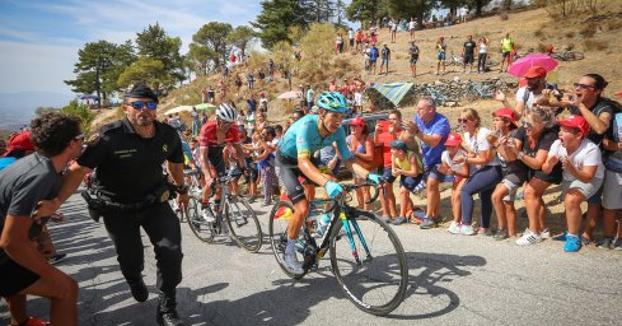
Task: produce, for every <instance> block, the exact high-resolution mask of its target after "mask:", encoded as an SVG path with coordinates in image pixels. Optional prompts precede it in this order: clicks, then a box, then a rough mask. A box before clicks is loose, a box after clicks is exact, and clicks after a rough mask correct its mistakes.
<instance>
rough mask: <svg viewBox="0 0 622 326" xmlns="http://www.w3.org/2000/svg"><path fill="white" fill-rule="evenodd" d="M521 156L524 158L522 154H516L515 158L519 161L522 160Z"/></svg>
mask: <svg viewBox="0 0 622 326" xmlns="http://www.w3.org/2000/svg"><path fill="white" fill-rule="evenodd" d="M523 156H525V153H523V152H518V154H516V158H517V159H519V160H521V159H523Z"/></svg>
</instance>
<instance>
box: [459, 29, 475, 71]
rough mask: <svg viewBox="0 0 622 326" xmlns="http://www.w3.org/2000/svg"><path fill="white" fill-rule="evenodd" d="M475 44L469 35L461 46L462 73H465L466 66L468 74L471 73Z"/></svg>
mask: <svg viewBox="0 0 622 326" xmlns="http://www.w3.org/2000/svg"><path fill="white" fill-rule="evenodd" d="M476 46H477V44H475V42H474V41H473V35H469V37H468V39H467V41H466V42H464V45H463V46H462V60H463V61H462V63H463V64H464V67H463V69H464V70H463V72H464V73H466V68H467V65H468V66H469V72H468V73H469V74H470V73H472V72H473V62H474V60H475V47H476Z"/></svg>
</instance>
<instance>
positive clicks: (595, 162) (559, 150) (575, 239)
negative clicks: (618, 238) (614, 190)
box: [542, 115, 605, 252]
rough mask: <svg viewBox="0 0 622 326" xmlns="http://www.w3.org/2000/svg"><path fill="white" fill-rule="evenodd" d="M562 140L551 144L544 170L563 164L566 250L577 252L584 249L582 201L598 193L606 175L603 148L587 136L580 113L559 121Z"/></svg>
mask: <svg viewBox="0 0 622 326" xmlns="http://www.w3.org/2000/svg"><path fill="white" fill-rule="evenodd" d="M559 124H560V126H561V130H560V132H559V139H558V140H556V141H555V142H554V143H553V145H551V150H550V151H549V154H548V157H547V159H546V161H545V162H544V164H543V165H542V171H544V172H545V173H549V172H550V171H552V169H553V168H554V166H555V165H556V164H557V163H558V162H561V163H562V168H563V170H564V172H563V182H562V189H563V190H564V208H565V209H566V223H567V226H568V232H567V233H566V234H565V240H566V244H565V245H564V251H566V252H577V251H579V250H580V249H581V238H580V237H579V231H580V228H581V207H580V205H581V203H582V202H584V201H586V200H587V199H588V198H591V197H592V196H594V195H595V194H596V193H598V191H599V189H600V187H601V185H602V183H603V179H604V177H605V168H604V166H603V161H602V156H601V153H600V149H599V148H598V146H597V145H596V144H594V143H593V142H592V141H590V140H589V139H587V138H586V136H587V135H588V132H589V128H590V127H589V124H588V122H587V121H586V120H585V119H584V118H583V117H582V116H580V115H571V116H569V117H568V118H566V119H564V120H560V121H559Z"/></svg>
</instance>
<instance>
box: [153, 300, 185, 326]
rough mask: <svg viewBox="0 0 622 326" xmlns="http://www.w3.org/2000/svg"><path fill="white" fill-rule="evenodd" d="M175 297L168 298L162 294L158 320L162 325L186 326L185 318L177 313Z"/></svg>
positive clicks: (157, 312) (157, 314)
mask: <svg viewBox="0 0 622 326" xmlns="http://www.w3.org/2000/svg"><path fill="white" fill-rule="evenodd" d="M174 298H175V297H174V296H173V298H167V297H163V296H160V303H159V304H158V308H157V310H156V321H157V322H158V325H162V326H185V325H186V323H185V322H184V321H183V319H181V318H179V315H178V314H177V309H176V306H177V303H176V302H175V299H174Z"/></svg>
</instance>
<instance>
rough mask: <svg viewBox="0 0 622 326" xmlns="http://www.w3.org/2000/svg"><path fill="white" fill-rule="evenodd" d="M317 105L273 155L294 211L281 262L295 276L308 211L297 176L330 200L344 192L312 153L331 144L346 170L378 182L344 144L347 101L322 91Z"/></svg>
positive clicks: (291, 131) (297, 272)
mask: <svg viewBox="0 0 622 326" xmlns="http://www.w3.org/2000/svg"><path fill="white" fill-rule="evenodd" d="M316 105H317V106H318V108H319V110H318V114H317V115H306V116H304V117H302V118H300V119H299V120H298V121H296V122H295V123H294V124H293V125H291V126H290V127H289V129H287V132H286V133H285V135H284V136H283V139H282V140H281V142H280V143H279V147H278V150H277V154H276V164H277V166H278V167H279V180H280V182H281V184H282V185H283V186H284V187H285V190H286V192H287V196H288V197H289V199H290V200H291V201H292V203H293V204H294V212H293V214H292V217H291V219H290V221H289V225H288V227H287V237H288V239H287V246H286V249H285V252H284V254H283V255H284V256H283V261H284V262H285V265H286V267H287V269H288V270H289V271H290V272H291V273H295V274H301V273H303V269H302V264H301V263H300V262H299V261H298V259H297V257H296V251H295V247H294V244H295V243H296V239H297V237H298V231H299V230H300V227H301V226H302V222H303V221H304V219H305V218H306V216H307V214H308V212H309V200H308V199H307V198H306V196H305V191H304V188H303V186H302V185H301V183H300V181H299V180H298V177H300V176H302V177H303V178H305V179H308V180H310V181H312V182H313V183H315V184H317V185H320V186H322V187H324V189H325V190H326V193H327V194H328V196H329V197H330V198H336V197H337V196H339V194H340V193H341V192H343V187H342V186H341V185H340V184H339V183H337V182H336V181H335V178H334V177H333V176H332V175H328V174H324V173H322V172H321V171H320V170H319V169H318V168H317V166H316V164H315V163H314V162H312V155H313V153H314V152H315V151H317V150H319V149H322V148H323V147H326V146H332V144H333V142H334V143H336V144H337V149H338V151H339V153H340V154H341V157H342V158H343V161H344V163H345V164H346V166H347V167H348V169H350V170H351V171H352V172H354V174H356V175H357V176H359V177H362V178H366V179H368V180H370V181H372V182H374V183H376V184H378V183H380V176H379V175H377V174H374V173H369V171H367V170H366V169H365V168H363V167H362V166H360V165H359V164H357V163H356V162H355V161H354V155H352V153H351V152H350V150H349V149H348V146H347V145H346V132H345V130H344V129H343V128H341V123H342V121H343V117H344V115H345V114H346V113H347V112H349V110H350V108H349V107H348V104H347V102H346V98H345V97H344V96H343V95H342V94H341V93H338V92H323V93H322V94H321V95H320V97H319V98H318V100H317V103H316Z"/></svg>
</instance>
